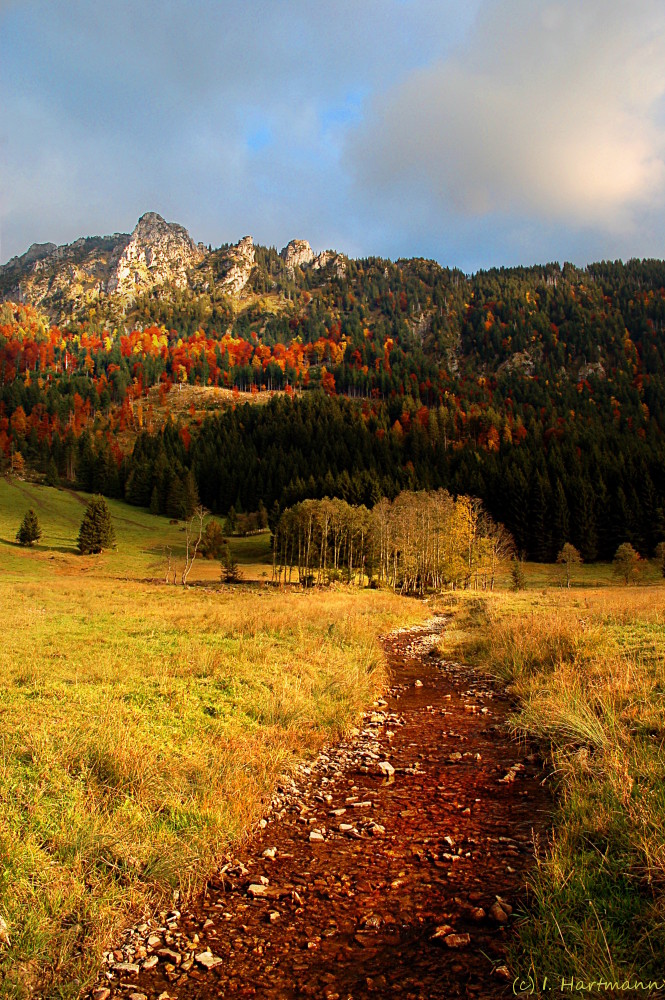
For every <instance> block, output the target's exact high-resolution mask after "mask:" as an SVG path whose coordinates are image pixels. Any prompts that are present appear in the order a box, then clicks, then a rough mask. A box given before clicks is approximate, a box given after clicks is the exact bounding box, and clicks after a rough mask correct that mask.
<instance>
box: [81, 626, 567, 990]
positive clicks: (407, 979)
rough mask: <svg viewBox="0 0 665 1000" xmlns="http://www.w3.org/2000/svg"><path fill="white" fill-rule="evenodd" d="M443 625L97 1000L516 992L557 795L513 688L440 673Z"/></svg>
mask: <svg viewBox="0 0 665 1000" xmlns="http://www.w3.org/2000/svg"><path fill="white" fill-rule="evenodd" d="M444 625H445V620H444V619H443V618H434V619H432V620H431V621H430V622H428V623H427V624H426V625H423V626H420V627H418V628H413V629H410V630H408V631H407V630H404V631H398V632H395V633H393V634H392V635H391V636H389V637H388V639H387V640H386V650H387V654H388V658H389V663H390V668H391V676H392V684H393V686H392V687H391V688H390V690H389V691H388V692H387V693H386V696H385V698H382V699H380V700H379V701H377V702H376V703H375V705H374V706H373V708H372V709H371V710H370V711H369V712H367V713H366V715H365V717H364V719H363V722H362V729H359V730H356V731H355V732H354V733H352V734H351V736H350V737H349V739H348V740H346V741H344V742H342V743H340V744H339V745H337V746H335V747H334V748H331V749H329V750H327V751H326V752H324V753H322V754H321V755H320V756H319V758H318V759H317V760H316V761H315V762H314V763H312V765H311V766H303V767H301V769H300V772H299V773H298V775H297V777H296V779H295V780H291V779H289V780H288V781H285V783H284V784H283V785H282V786H281V787H280V788H279V790H278V793H277V795H276V797H275V799H274V800H273V803H272V809H271V811H270V814H269V815H268V816H267V817H266V818H265V819H264V820H262V822H261V826H260V828H259V829H257V830H256V832H255V833H254V834H253V835H252V836H251V837H250V838H249V839H248V840H247V841H246V842H245V843H244V844H243V845H242V847H241V848H239V849H238V851H237V852H236V854H235V855H234V856H233V857H229V858H228V859H227V861H226V863H225V864H223V865H222V866H221V867H220V869H219V871H217V872H216V873H215V874H214V875H213V876H212V877H211V879H210V881H209V883H208V886H207V889H206V891H205V893H204V894H203V896H202V897H200V898H199V899H197V900H195V901H194V904H193V905H192V907H191V908H190V909H188V910H187V911H186V912H182V913H180V912H179V911H177V910H173V911H172V912H170V913H169V912H163V913H161V914H160V915H159V921H152V922H146V923H144V924H141V925H139V926H138V927H135V928H132V929H131V930H128V931H127V932H126V933H125V935H124V938H123V939H122V941H121V942H119V944H118V947H117V949H116V950H114V951H110V952H108V953H107V955H106V956H105V961H106V964H105V966H104V969H103V970H102V972H101V974H100V977H99V980H98V984H97V986H96V988H95V990H94V991H93V992H92V994H91V996H92V997H94V998H95V1000H109V998H114V1000H115V998H118V997H123V998H131V1000H144V998H145V1000H158V998H160V1000H167V998H174V1000H212V998H219V997H223V998H226V997H257V998H263V997H265V998H278V997H279V998H296V997H325V998H328V1000H336V998H339V1000H350V998H353V1000H358V998H364V997H391V998H392V997H399V998H405V1000H406V998H413V1000H415V998H436V997H441V998H444V997H445V998H453V997H480V998H485V997H487V998H489V997H492V998H494V997H501V996H509V995H512V986H511V982H512V979H513V976H514V975H515V976H517V975H518V973H519V972H520V970H509V969H508V968H507V966H506V957H505V954H506V947H507V944H508V942H509V940H510V938H511V936H512V935H513V934H514V929H513V928H514V923H515V921H516V920H518V919H519V914H520V907H522V906H523V905H524V899H525V889H524V887H525V877H526V873H527V871H528V869H529V867H530V866H531V864H532V863H533V852H534V840H535V839H536V838H538V837H539V836H540V835H541V834H542V833H543V832H544V831H545V829H546V827H547V823H548V819H549V814H550V801H549V794H548V792H547V791H546V789H545V787H544V786H543V784H542V782H543V778H544V772H543V770H542V764H541V762H540V761H539V759H538V758H537V756H536V755H535V754H532V753H530V752H529V749H528V748H525V747H524V745H523V744H519V743H517V742H516V741H515V740H513V739H511V738H510V736H509V734H508V733H507V730H506V728H505V726H504V725H503V723H504V720H505V717H506V715H507V713H508V711H509V709H510V701H509V699H508V697H507V695H506V694H505V692H504V690H503V688H502V686H499V685H497V684H495V683H493V682H492V681H491V680H489V679H488V678H487V677H485V676H483V675H481V674H479V673H478V672H477V671H475V670H473V669H471V668H469V667H465V666H462V665H461V664H458V663H451V662H447V661H442V660H441V659H440V657H439V655H438V653H437V650H436V645H437V640H438V637H439V634H440V632H441V630H442V628H443V627H444Z"/></svg>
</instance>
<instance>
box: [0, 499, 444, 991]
mask: <svg viewBox="0 0 665 1000" xmlns="http://www.w3.org/2000/svg"><path fill="white" fill-rule="evenodd" d="M27 494H28V495H27V496H26V497H25V500H26V501H28V500H29V501H30V502H31V503H33V505H35V506H37V502H38V501H39V502H40V503H41V507H40V508H39V516H40V520H41V521H42V526H43V527H44V529H45V537H44V539H43V540H42V545H41V547H39V548H36V549H35V550H31V551H24V550H20V549H17V548H16V547H15V546H13V545H12V544H11V537H12V533H13V532H15V530H16V527H14V521H16V522H17V523H18V522H20V519H21V517H22V514H23V509H22V508H20V509H16V507H17V502H16V497H17V494H16V492H15V491H14V490H13V488H12V489H10V488H8V487H6V485H5V484H0V548H1V549H2V557H3V561H4V565H5V568H6V572H5V573H4V574H3V575H2V577H0V601H2V607H3V624H4V630H5V639H4V642H3V654H2V661H1V665H0V857H1V858H2V880H1V881H0V915H2V916H3V918H4V919H5V920H6V921H7V923H8V925H9V928H10V936H11V941H12V944H11V948H10V949H5V950H4V952H3V953H2V955H1V956H0V962H1V966H0V970H1V971H0V996H6V997H12V998H19V997H27V996H29V995H32V996H35V995H37V996H40V997H56V996H57V997H63V998H64V997H74V996H76V995H77V994H78V992H79V990H80V988H81V987H82V985H83V984H85V983H86V982H89V981H90V977H91V975H92V974H93V972H94V970H95V967H96V964H97V961H98V959H99V956H100V953H101V950H102V947H103V945H104V943H106V942H107V941H108V939H109V937H110V935H111V933H112V931H113V929H114V928H115V927H117V926H118V925H119V924H120V923H122V922H123V921H125V920H127V919H128V916H129V913H130V911H131V912H136V911H138V910H141V909H142V908H143V907H146V906H147V907H155V906H156V905H157V904H158V903H159V901H160V900H164V899H169V900H170V899H171V898H172V893H173V891H174V890H178V891H180V892H181V893H182V894H187V893H188V892H190V891H191V890H193V889H194V888H196V887H197V886H199V885H200V884H201V881H202V879H204V878H205V876H206V873H207V872H208V871H209V870H210V867H211V866H212V865H213V864H214V862H215V859H216V858H217V857H219V855H220V853H221V852H222V851H223V850H224V849H225V848H226V847H228V845H229V844H230V843H232V842H233V841H234V840H237V839H238V838H240V837H242V836H243V835H244V834H245V833H246V832H247V830H248V829H249V828H250V827H251V825H252V823H253V822H254V821H255V820H256V819H257V818H258V817H259V815H260V814H261V811H262V809H263V808H264V804H265V802H266V800H267V799H268V798H269V797H270V796H271V793H272V789H273V787H274V784H275V782H276V780H277V777H278V776H279V774H280V773H283V772H285V771H289V770H290V769H291V768H292V767H293V766H294V763H295V762H296V761H297V760H299V759H302V758H303V757H304V756H310V755H312V754H314V753H316V752H317V750H318V749H319V748H320V747H321V745H322V744H323V743H324V742H326V741H329V740H331V739H334V738H335V737H336V736H337V734H339V732H340V731H341V730H343V729H344V728H345V727H346V726H348V725H349V724H351V722H352V721H353V720H354V719H355V718H356V717H357V714H358V712H359V711H360V710H361V709H362V707H363V706H364V705H365V704H366V703H367V701H368V700H370V699H371V697H372V696H373V694H374V693H375V691H376V690H377V689H378V688H379V687H380V685H381V684H382V682H383V659H382V654H381V649H380V646H379V644H378V642H377V636H378V635H379V633H381V632H383V631H387V630H389V629H390V628H391V627H392V626H393V625H395V624H397V623H399V624H403V623H405V622H409V621H414V620H417V619H420V618H422V617H423V615H424V614H425V613H426V611H425V609H424V608H423V607H422V605H418V604H416V603H415V602H411V601H406V600H404V599H400V598H397V597H395V596H393V595H391V594H382V593H378V592H376V591H369V590H367V591H353V592H352V591H349V590H340V591H337V592H312V593H307V594H303V593H299V592H297V591H292V592H285V593H282V592H280V591H278V590H274V589H272V588H268V587H261V586H256V585H255V586H252V587H250V586H239V587H234V588H223V587H221V586H219V585H217V586H216V587H215V588H213V587H212V586H211V585H208V586H206V587H193V588H191V589H184V588H182V587H173V586H165V585H163V584H159V583H154V582H150V579H151V576H153V573H151V571H150V566H151V564H152V562H153V561H154V560H155V545H156V542H155V539H156V538H161V537H163V536H164V534H165V533H167V534H168V531H169V530H171V529H170V528H169V526H168V525H166V523H165V522H164V521H163V520H162V519H156V518H150V516H149V515H147V514H145V513H144V512H140V511H136V510H133V509H132V508H126V507H124V506H123V505H121V504H115V505H112V508H113V511H114V516H115V520H116V531H117V534H118V538H119V546H118V551H117V552H116V553H112V554H108V555H104V556H102V557H98V558H94V557H86V558H83V557H80V556H76V555H74V554H73V553H72V552H70V551H67V544H66V540H67V538H68V537H69V535H70V534H72V529H73V528H74V527H75V526H76V525H77V523H78V521H79V520H80V517H81V515H82V512H83V508H82V507H81V505H80V504H79V503H78V502H77V500H76V499H75V498H74V497H72V496H69V495H67V494H59V493H57V492H56V491H54V490H45V491H43V492H40V491H39V490H37V489H36V488H34V487H30V488H29V489H28V490H27ZM19 495H20V496H21V497H23V493H20V494H19ZM173 530H176V529H175V528H174V529H173ZM73 537H75V532H74V533H73ZM3 539H4V540H3ZM247 554H248V555H250V556H256V552H255V551H254V549H252V548H251V547H249V548H248V550H247ZM214 566H216V567H218V564H214ZM202 568H203V569H204V570H205V571H206V572H207V568H206V567H205V566H204V565H203V564H202ZM217 572H218V568H217Z"/></svg>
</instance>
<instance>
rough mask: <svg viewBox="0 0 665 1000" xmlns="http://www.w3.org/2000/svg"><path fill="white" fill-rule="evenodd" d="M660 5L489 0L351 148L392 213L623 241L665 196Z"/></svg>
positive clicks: (354, 164) (375, 108)
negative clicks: (561, 229) (588, 231)
mask: <svg viewBox="0 0 665 1000" xmlns="http://www.w3.org/2000/svg"><path fill="white" fill-rule="evenodd" d="M664 94H665V10H664V9H663V5H662V4H661V3H659V2H658V0H637V2H633V3H631V4H630V5H628V4H625V3H623V2H622V0H557V2H553V0H548V2H535V0H495V2H485V3H484V5H483V7H482V8H481V11H480V14H479V17H478V20H477V24H476V27H475V29H474V30H473V31H472V32H471V33H470V35H469V37H468V39H467V41H466V42H465V43H464V45H463V46H462V47H461V48H459V49H458V50H457V51H456V52H455V53H454V54H453V55H452V56H451V57H449V58H448V59H446V60H440V61H438V62H436V63H435V64H433V65H430V66H427V67H424V68H420V69H416V70H414V71H413V72H411V73H410V74H409V75H408V76H407V78H406V79H404V80H403V81H401V82H399V83H398V84H397V85H396V86H394V87H392V88H391V89H389V90H388V91H387V92H385V93H384V94H383V95H381V96H380V97H378V98H376V99H375V100H374V101H373V102H372V104H371V107H370V108H369V110H368V113H367V116H366V120H365V121H364V123H363V124H362V125H361V126H360V127H359V128H358V129H357V130H356V131H355V133H354V134H353V135H352V136H351V137H350V139H349V144H348V149H347V158H348V162H349V164H350V167H351V169H352V170H353V171H354V173H355V176H356V179H357V182H358V184H359V187H360V188H361V189H363V190H365V191H366V192H372V191H373V192H374V195H373V197H374V199H375V203H376V204H377V205H380V204H383V205H385V206H386V207H388V208H389V209H390V207H391V206H394V204H395V202H396V201H398V200H399V199H400V197H401V198H402V199H403V209H402V212H405V211H409V210H410V209H412V210H413V211H414V212H415V214H416V215H417V216H418V217H419V218H424V217H425V215H426V214H427V212H429V216H430V227H431V226H432V225H433V224H434V222H435V218H436V219H437V220H438V221H439V222H441V221H442V220H447V221H451V220H454V219H458V220H462V221H463V222H467V223H470V221H472V220H474V219H479V218H491V217H494V218H496V217H498V216H504V217H513V218H523V219H528V220H531V221H532V222H535V221H538V220H540V221H541V222H544V223H545V224H547V225H559V224H563V225H565V226H567V227H572V229H573V230H575V229H583V228H585V227H590V228H592V229H594V228H598V229H602V230H605V231H607V232H609V233H627V232H630V231H631V230H633V229H634V227H635V225H636V220H637V218H638V216H639V214H640V212H641V211H643V210H644V209H645V208H648V209H654V210H655V209H657V210H660V209H661V208H662V206H663V194H664V189H665V159H664V154H665V129H664V127H663V115H662V112H663V103H662V102H663V96H664Z"/></svg>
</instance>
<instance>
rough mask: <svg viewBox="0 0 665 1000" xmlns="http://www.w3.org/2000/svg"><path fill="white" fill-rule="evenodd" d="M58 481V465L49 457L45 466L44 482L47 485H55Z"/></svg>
mask: <svg viewBox="0 0 665 1000" xmlns="http://www.w3.org/2000/svg"><path fill="white" fill-rule="evenodd" d="M58 482H59V476H58V467H57V465H56V464H55V462H54V461H53V458H52V457H51V458H49V460H48V464H47V466H46V474H45V476H44V483H45V484H46V485H47V486H57V485H58Z"/></svg>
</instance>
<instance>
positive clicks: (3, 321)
mask: <svg viewBox="0 0 665 1000" xmlns="http://www.w3.org/2000/svg"><path fill="white" fill-rule="evenodd" d="M0 295H2V296H4V298H5V299H6V300H7V301H5V302H4V303H1V304H0V471H2V470H3V469H5V468H9V467H12V466H13V465H15V464H16V463H17V462H18V464H19V465H20V464H21V462H25V463H27V464H28V465H29V466H33V467H34V468H36V469H38V470H41V471H42V472H45V473H47V472H48V474H49V475H50V476H51V478H52V479H54V480H55V479H57V477H58V476H60V477H63V478H65V479H66V480H68V481H69V482H77V483H78V484H79V485H80V486H81V487H82V488H84V489H86V490H92V491H94V492H106V493H108V494H109V495H111V496H124V497H125V498H126V499H128V500H129V501H130V502H132V503H136V504H138V505H148V504H150V506H151V507H152V508H153V509H154V510H156V511H159V512H162V513H169V511H171V512H172V511H173V510H174V509H175V508H176V507H177V506H178V503H179V501H178V497H179V496H180V495H181V494H182V491H183V490H184V489H185V488H187V490H188V491H189V494H190V495H194V493H195V492H196V491H195V490H194V489H193V487H194V485H195V486H196V489H197V490H198V495H199V496H200V497H201V499H202V500H203V502H204V503H205V504H206V506H208V507H209V508H210V509H211V510H214V511H216V512H222V513H223V512H226V511H228V510H229V508H230V507H231V506H232V505H233V506H235V507H236V509H238V506H239V505H240V506H241V507H242V509H244V510H245V511H248V510H253V509H256V505H257V504H258V502H259V501H261V502H262V503H263V504H264V505H265V506H266V508H267V509H271V507H272V506H273V505H275V504H277V505H282V506H284V505H285V504H292V503H294V502H296V501H298V500H301V499H303V498H307V497H324V496H339V497H342V498H343V499H345V500H347V501H349V502H353V503H365V504H367V505H371V504H373V503H375V502H376V501H377V499H378V498H380V497H381V496H382V495H384V496H394V495H395V494H396V493H397V492H398V491H399V490H400V489H414V488H428V489H439V488H446V489H450V490H451V491H452V492H454V493H467V494H470V495H472V496H476V497H480V498H481V499H482V500H483V501H484V502H485V504H486V507H487V509H488V510H489V511H490V513H491V514H492V516H493V517H495V518H496V519H497V520H498V521H501V522H502V523H504V524H505V525H507V527H508V528H509V529H510V531H511V532H512V534H513V536H514V538H515V541H516V544H517V547H518V549H519V550H520V551H523V552H526V553H528V554H529V555H530V556H531V557H533V558H535V559H539V560H540V559H551V558H554V557H556V555H557V553H558V551H559V550H560V548H561V546H562V545H563V543H564V542H566V541H571V542H572V543H573V544H574V545H576V546H577V548H578V549H579V550H580V552H581V553H582V556H583V557H584V559H585V560H593V559H595V558H597V557H598V556H602V557H603V558H611V556H612V555H613V553H614V551H615V550H616V547H617V546H618V545H619V544H621V543H622V542H624V541H630V542H631V544H633V545H634V547H635V548H636V549H638V551H640V552H641V553H642V554H643V555H648V554H652V553H653V552H654V551H655V550H656V546H657V545H658V544H659V543H660V542H664V543H665V262H663V261H660V260H632V261H628V262H626V263H623V262H621V261H614V262H609V261H604V262H600V263H596V264H590V265H588V266H587V267H585V268H578V267H574V266H573V265H571V264H563V265H560V264H558V263H548V264H543V265H537V266H533V267H514V268H495V269H492V270H489V271H481V272H478V273H477V274H473V275H466V274H463V273H462V272H461V271H459V270H457V269H453V268H446V267H441V266H440V265H439V264H437V263H436V262H434V261H430V260H423V259H422V258H413V259H408V260H397V261H390V260H384V259H382V258H379V257H368V258H364V259H361V260H353V259H350V258H347V257H344V256H342V255H340V254H338V253H336V252H335V251H325V252H324V253H322V254H318V255H317V254H315V253H314V251H313V250H312V248H311V246H310V245H309V243H308V242H307V241H306V240H304V239H293V240H291V241H290V242H289V243H288V244H287V245H286V246H285V247H284V248H283V249H282V250H281V251H280V252H278V251H277V250H276V249H275V248H274V247H270V248H268V247H262V246H260V245H258V244H255V243H254V241H253V240H252V238H251V237H250V236H246V237H244V238H243V239H241V240H240V241H239V242H238V243H237V244H234V245H223V246H220V247H218V248H216V249H206V248H205V247H202V246H201V245H200V244H199V245H197V244H195V243H194V241H193V240H192V239H191V237H190V236H189V234H188V233H187V232H186V230H184V229H183V228H182V227H181V226H177V225H175V224H173V223H167V222H165V221H164V220H163V219H161V218H160V217H159V216H157V215H155V214H154V213H149V214H148V215H146V216H143V217H142V218H141V219H140V220H139V222H138V224H137V226H136V228H135V230H134V232H133V233H132V234H131V235H128V234H125V235H122V234H116V235H114V236H108V237H95V238H90V239H82V240H77V241H76V242H75V243H73V244H70V245H69V246H65V247H55V246H53V245H52V244H41V245H34V246H32V247H31V248H30V249H29V250H28V251H27V253H26V254H24V255H23V256H22V257H19V258H14V259H13V260H12V261H10V262H9V263H8V264H6V265H5V266H4V267H3V268H2V269H1V270H0ZM12 300H13V301H12ZM31 303H32V304H31ZM243 393H244V395H243ZM243 401H246V402H249V401H252V402H263V403H266V404H267V405H263V406H244V405H240V404H241V403H242V402H243ZM174 498H175V499H174ZM169 516H174V515H173V514H172V513H170V514H169Z"/></svg>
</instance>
